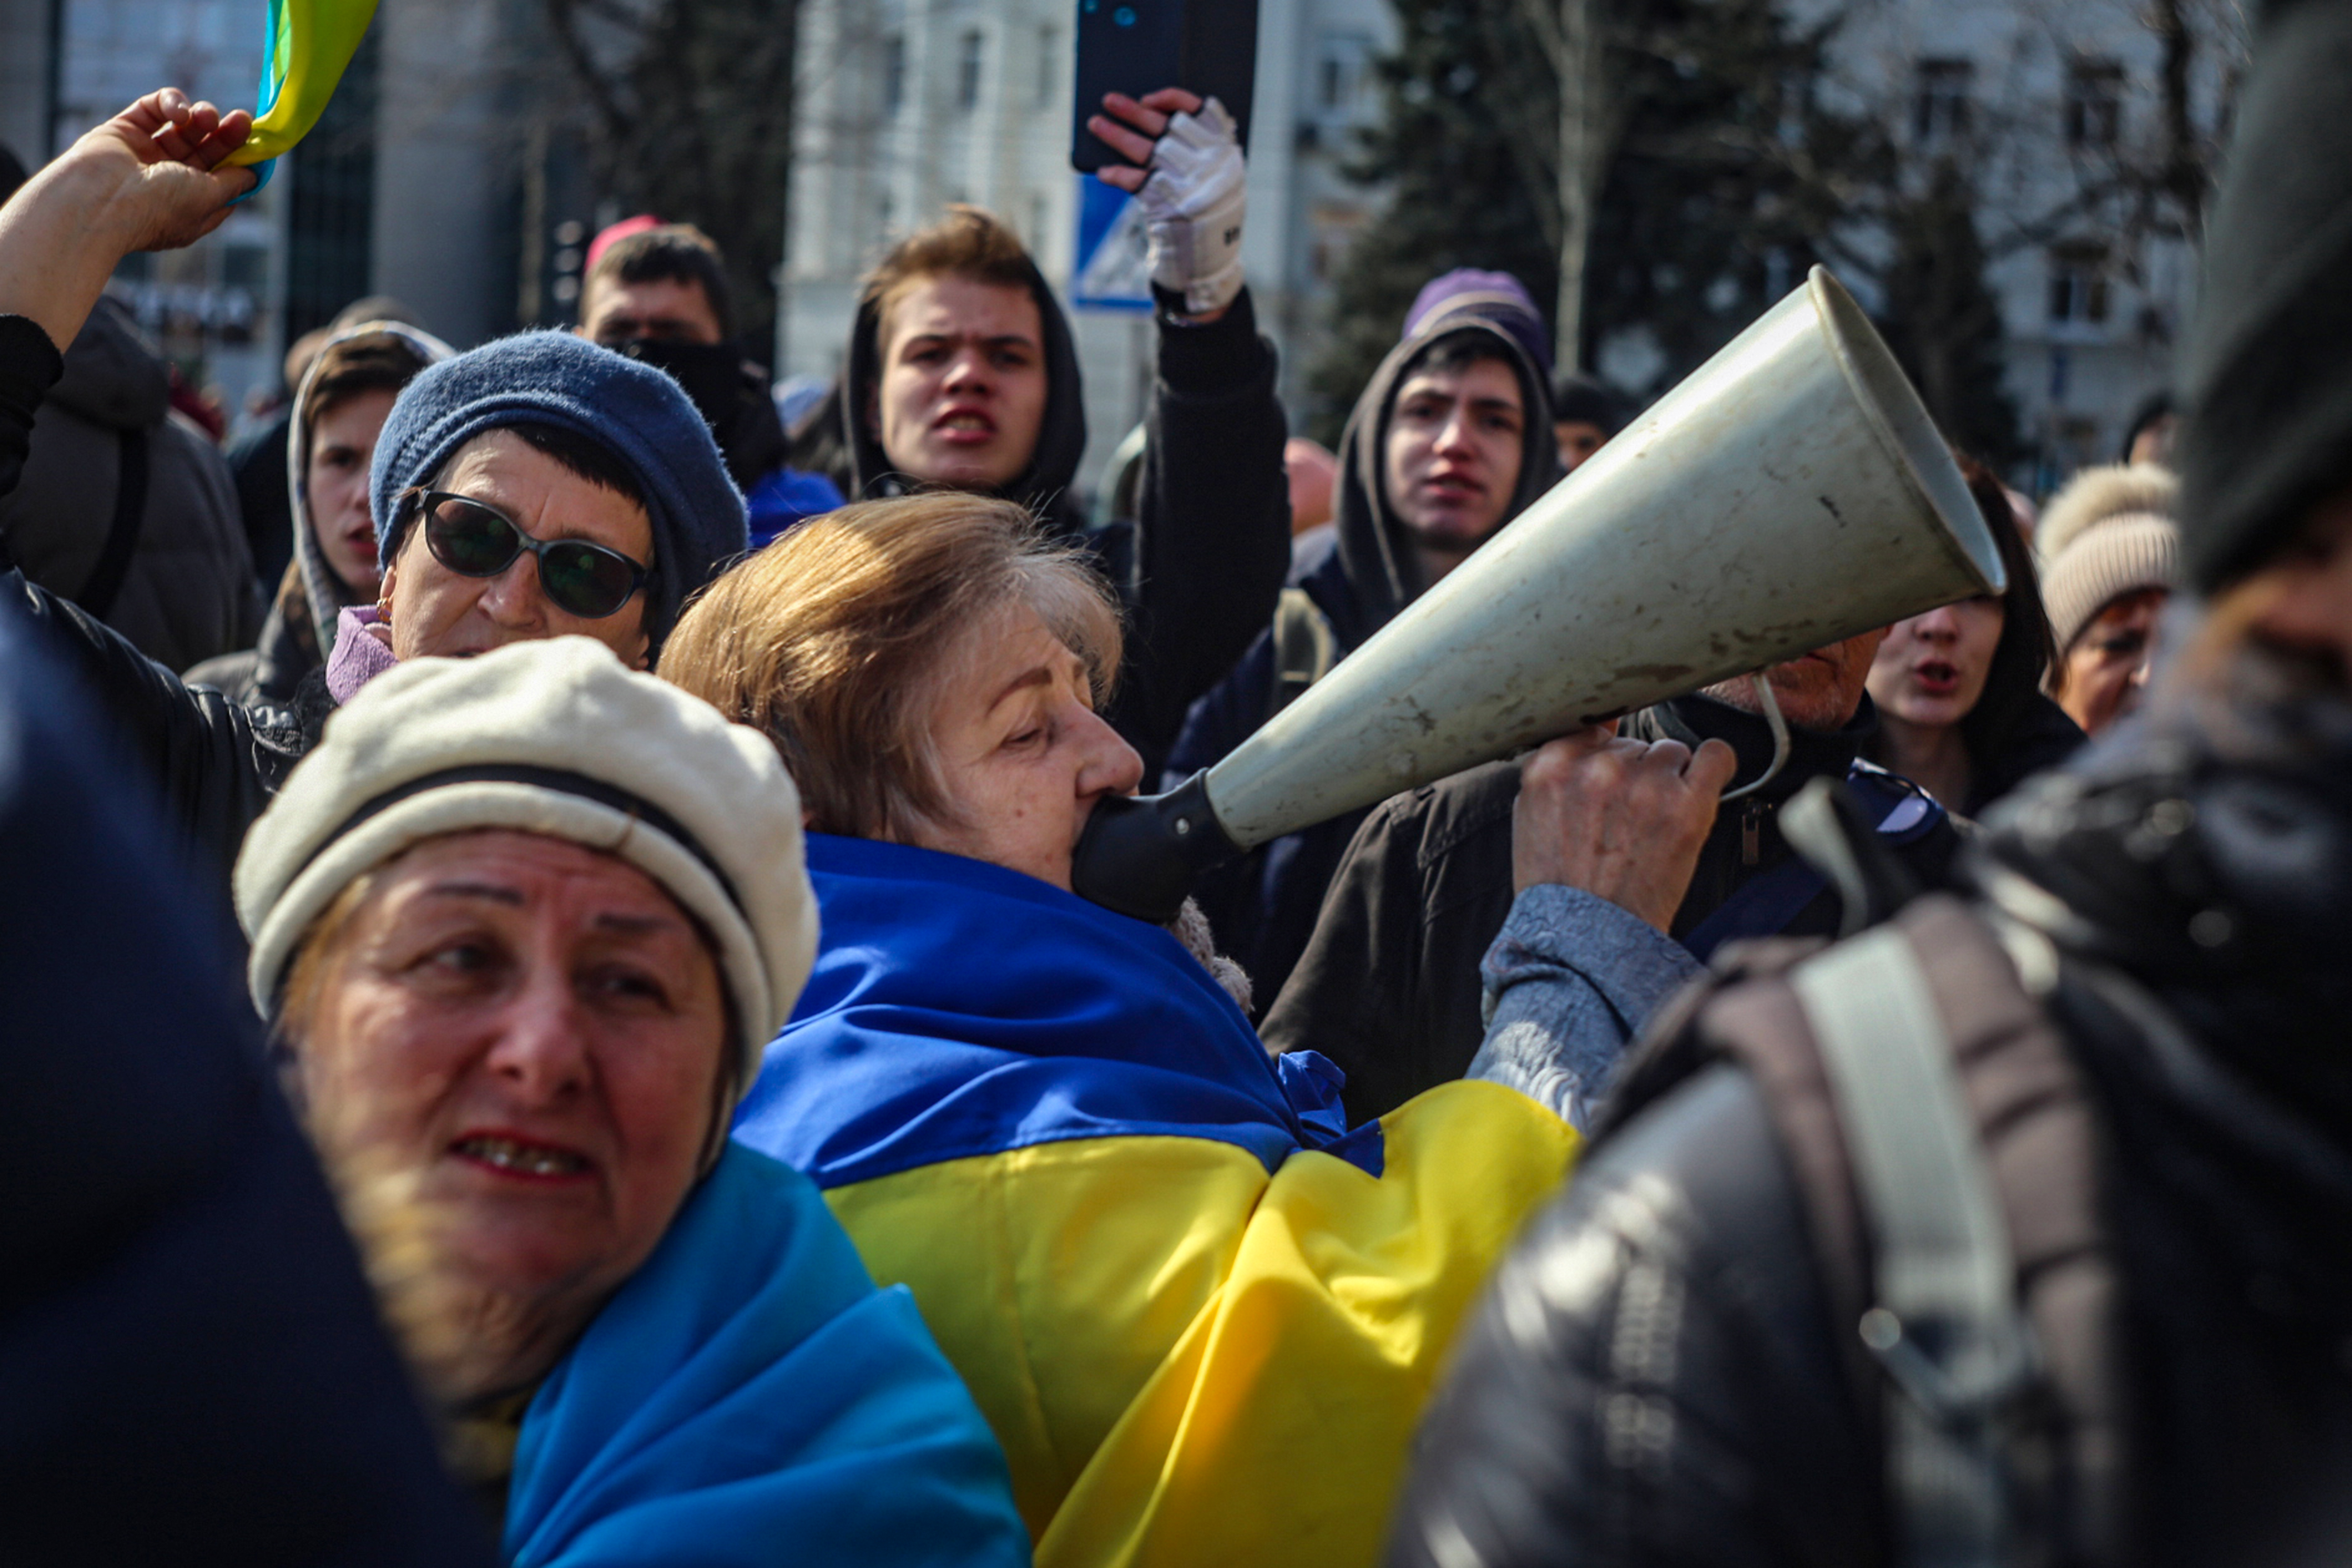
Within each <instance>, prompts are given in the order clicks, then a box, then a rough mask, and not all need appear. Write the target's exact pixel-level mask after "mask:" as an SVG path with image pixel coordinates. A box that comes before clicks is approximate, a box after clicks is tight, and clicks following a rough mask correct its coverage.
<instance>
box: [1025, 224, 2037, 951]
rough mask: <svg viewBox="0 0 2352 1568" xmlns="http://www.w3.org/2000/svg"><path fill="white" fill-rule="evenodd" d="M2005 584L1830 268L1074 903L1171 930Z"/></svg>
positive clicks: (1100, 809)
mask: <svg viewBox="0 0 2352 1568" xmlns="http://www.w3.org/2000/svg"><path fill="white" fill-rule="evenodd" d="M2006 585H2007V584H2006V580H2005V574H2004V573H2003V571H2002V569H2001V563H2000V552H1999V550H1998V548H1997V547H1996V546H1995V544H1994V542H1993V538H1992V534H1991V532H1990V531H1989V530H1988V529H1987V528H1986V526H1985V521H1984V517H1983V514H1982V513H1981V512H1979V510H1977V506H1976V502H1975V500H1973V499H1972V498H1971V497H1970V496H1969V489H1968V485H1967V483H1966V481H1964V480H1963V479H1961V478H1960V471H1959V468H1958V466H1956V465H1955V464H1954V463H1953V461H1952V457H1951V453H1950V451H1949V450H1948V448H1947V447H1945V445H1944V439H1943V437H1941V436H1940V435H1938V434H1937V430H1936V426H1935V424H1934V422H1933V421H1932V420H1930V419H1929V418H1928V417H1927V410H1926V409H1925V408H1923V407H1922V406H1920V403H1919V398H1918V395H1917V394H1916V393H1915V392H1913V391H1912V389H1911V384H1910V383H1909V382H1908V381H1906V379H1905V378H1904V375H1903V372H1902V371H1901V370H1900V369H1899V368H1898V367H1897V366H1896V364H1895V357H1894V355H1893V354H1891V353H1888V352H1887V349H1886V345H1885V343H1884V342H1881V341H1880V340H1879V336H1878V334H1877V332H1876V331H1874V330H1873V329H1872V327H1871V324H1870V321H1869V318H1868V317H1866V316H1864V314H1863V312H1862V309H1861V307H1860V306H1858V305H1856V304H1855V303H1854V302H1853V296H1852V295H1850V294H1848V293H1847V292H1846V291H1845V289H1844V288H1843V286H1842V285H1841V284H1839V282H1838V281H1837V279H1834V278H1832V277H1831V276H1830V275H1829V273H1828V272H1827V271H1825V270H1824V269H1822V268H1819V267H1816V268H1813V270H1812V273H1811V276H1810V277H1808V278H1807V279H1806V280H1805V282H1804V284H1803V286H1802V287H1801V288H1799V289H1797V290H1796V292H1794V293H1792V294H1790V296H1789V297H1788V298H1787V299H1785V300H1781V301H1780V303H1779V304H1778V305H1775V306H1774V307H1772V309H1771V310H1768V311H1766V312H1765V313H1764V314H1763V316H1761V317H1760V318H1759V319H1758V321H1756V323H1755V324H1754V325H1752V326H1750V327H1749V328H1748V330H1747V331H1744V332H1742V333H1740V334H1739V336H1738V337H1737V338H1735V339H1734V340H1732V342H1730V343H1729V344H1728V345H1727V347H1725V349H1724V350H1723V351H1722V352H1721V353H1718V354H1717V355H1716V356H1715V357H1714V358H1712V359H1710V360H1708V361H1707V362H1706V363H1705V364H1703V365H1701V366H1699V368H1698V369H1697V370H1696V371H1695V372H1693V373H1692V374H1691V375H1690V376H1688V377H1687V378H1686V379H1685V380H1684V381H1683V383H1682V384H1680V385H1678V386H1676V387H1675V389H1674V390H1673V391H1672V392H1669V393H1668V394H1667V395H1665V396H1664V397H1663V398H1661V399H1660V400H1659V401H1658V403H1657V405H1655V406H1654V407H1653V408H1651V409H1650V411H1649V412H1648V413H1646V414H1644V415H1643V416H1642V417H1641V418H1640V419H1638V420H1636V421H1634V422H1633V424H1632V425H1631V426H1627V428H1626V429H1625V431H1624V432H1623V433H1622V435H1620V436H1618V437H1616V438H1615V439H1613V440H1612V441H1611V442H1610V443H1609V444H1608V445H1607V446H1605V447H1601V450H1600V451H1599V452H1597V453H1595V454H1594V455H1593V456H1592V457H1591V458H1589V459H1588V460H1586V461H1585V463H1584V464H1583V465H1582V466H1580V468H1577V470H1576V471H1575V472H1574V473H1573V474H1570V476H1569V477H1568V478H1567V479H1563V480H1562V481H1560V483H1559V484H1558V485H1556V486H1554V487H1553V488H1552V489H1550V490H1549V491H1548V492H1547V493H1545V494H1544V495H1543V496H1542V497H1541V498H1540V499H1539V500H1537V501H1536V502H1535V503H1534V504H1533V505H1532V506H1530V507H1528V510H1526V511H1524V512H1522V513H1521V514H1520V515H1519V516H1518V517H1517V518H1516V519H1514V520H1513V521H1511V523H1510V524H1509V525H1508V526H1507V527H1506V528H1504V529H1503V530H1502V531H1499V532H1498V533H1496V535H1495V537H1494V538H1493V539H1491V540H1489V541H1488V542H1486V544H1484V545H1482V546H1480V547H1479V550H1478V552H1477V553H1476V554H1475V555H1473V556H1472V557H1471V558H1470V559H1469V560H1468V561H1466V562H1465V563H1463V564H1462V565H1461V566H1459V567H1456V568H1455V569H1454V571H1453V572H1451V573H1449V574H1446V576H1445V577H1444V580H1442V581H1441V582H1439V583H1438V584H1436V585H1435V586H1434V587H1433V588H1431V589H1430V590H1429V591H1428V592H1427V593H1425V594H1423V595H1422V596H1421V597H1420V598H1419V599H1417V600H1415V601H1414V602H1413V603H1412V605H1411V606H1409V607H1408V608H1407V609H1406V610H1405V611H1404V612H1403V613H1402V614H1401V615H1399V616H1397V617H1396V619H1394V620H1393V621H1391V622H1390V623H1389V624H1388V625H1387V626H1383V627H1381V630H1380V631H1379V632H1378V633H1377V634H1376V635H1374V636H1373V637H1370V639H1368V640H1367V641H1366V642H1365V643H1364V645H1363V646H1362V647H1359V648H1358V649H1357V650H1356V651H1355V652H1354V653H1353V654H1351V655H1349V657H1348V658H1346V659H1344V660H1342V661H1341V662H1340V663H1339V666H1338V667H1337V668H1334V669H1333V670H1332V671H1331V672H1330V673H1329V674H1328V675H1327V676H1325V677H1324V678H1323V679H1321V680H1319V681H1318V682H1316V684H1315V685H1314V686H1313V687H1311V688H1310V689H1308V690H1307V692H1306V693H1305V694H1304V695H1302V696H1301V697H1299V698H1298V700H1297V701H1295V702H1293V703H1291V704H1290V706H1288V707H1287V708H1285V709H1284V710H1282V711H1281V712H1279V713H1277V714H1276V715H1275V716H1274V717H1273V718H1272V719H1270V720H1268V721H1266V723H1265V726H1264V727H1263V728H1261V729H1260V730H1258V731H1257V732H1256V733H1255V734H1253V735H1252V736H1250V738H1249V739H1248V740H1246V741H1244V742H1242V743H1241V744H1240V745H1239V746H1237V747H1235V748H1234V751H1233V752H1231V753H1230V754H1229V755H1227V756H1226V757H1225V758H1224V759H1223V761H1221V762H1219V763H1217V764H1216V765H1215V766H1213V767H1211V768H1207V769H1204V770H1203V771H1202V772H1201V773H1195V774H1194V775H1193V776H1192V778H1191V779H1189V780H1187V781H1186V782H1185V783H1184V784H1182V785H1181V786H1180V787H1179V788H1177V789H1174V790H1171V791H1170V792H1169V793H1168V794H1166V795H1153V796H1148V797H1141V798H1135V799H1125V800H1106V801H1104V802H1102V803H1100V804H1099V805H1097V806H1096V807H1095V810H1094V813H1093V815H1092V816H1091V817H1090V818H1089V819H1088V821H1087V827H1086V831H1085V833H1084V834H1083V835H1082V836H1081V837H1080V838H1079V840H1078V845H1077V850H1076V859H1075V863H1074V865H1073V867H1072V880H1073V884H1074V886H1075V887H1076V890H1077V891H1078V892H1079V893H1081V894H1083V895H1084V896H1085V897H1087V898H1088V899H1091V900H1094V901H1095V902H1097V903H1098V904H1102V905H1104V906H1106V907H1108V908H1110V909H1113V910H1118V911H1119V912H1120V913H1122V914H1129V915H1133V916H1135V917H1136V918H1137V919H1139V920H1148V921H1161V922H1164V921H1169V920H1171V919H1173V918H1174V917H1175V915H1176V912H1177V910H1178V909H1179V908H1180V907H1181V904H1182V903H1183V900H1184V897H1185V895H1186V893H1187V892H1188V891H1189V890H1190V889H1191V887H1192V880H1193V879H1194V878H1195V877H1196V876H1198V875H1199V874H1200V873H1201V872H1202V871H1203V870H1206V869H1207V868H1210V867H1212V866H1214V865H1216V864H1218V863H1219V862H1221V861H1223V860H1225V859H1228V858H1232V857H1233V856H1235V855H1238V854H1240V853H1242V852H1243V851H1244V850H1246V849H1249V848H1250V847H1254V846H1255V845H1259V844H1264V843H1265V842H1266V841H1267V840H1269V839H1272V838H1276V837H1280V836H1281V835H1283V834H1286V833H1291V832H1296V831H1297V829H1299V828H1301V827H1306V826H1311V825H1313V824H1315V823H1318V822H1322V821H1326V820H1328V818H1331V817H1334V816H1339V815H1340V814H1341V813H1342V812H1347V811H1352V810H1354V809H1356V808H1357V807H1359V806H1364V805H1372V804H1374V803H1375V802H1378V801H1381V800H1385V799H1387V798H1388V797H1389V796H1390V795H1394V794H1396V793H1397V792H1399V791H1400V790H1407V789H1412V788H1415V787H1417V786H1419V785H1421V784H1427V783H1429V782H1430V781H1431V780H1433V779H1438V778H1443V777H1444V776H1445V775H1446V774H1448V773H1458V772H1459V771H1461V770H1462V769H1464V768H1466V767H1471V766H1473V765H1475V764H1476V763H1484V762H1491V761H1493V760H1494V759H1496V758H1497V757H1504V756H1508V755H1510V754H1511V753H1512V752H1516V751H1518V750H1520V749H1522V748H1524V747H1527V746H1528V745H1531V744H1534V743H1535V742H1540V741H1546V740H1549V739H1551V738H1552V737H1554V736H1556V735H1561V734H1565V733H1567V732H1568V731H1570V730H1573V729H1576V728H1578V727H1579V726H1580V725H1584V724H1590V723H1594V722H1597V721H1601V720H1603V719H1608V718H1612V717H1613V716H1615V715H1618V714H1621V713H1625V712H1628V711H1631V710H1633V709H1636V708H1643V707H1646V706H1648V705H1649V704H1651V703H1654V702H1658V701H1662V700H1665V699H1666V698H1669V697H1675V696H1679V695H1681V694H1682V693H1684V692H1687V691H1693V690H1696V689H1698V688H1700V687H1702V686H1707V685H1711V684H1713V683H1715V682H1717V681H1719V680H1725V679H1730V678H1732V677H1734V676H1738V675H1741V674H1745V673H1748V672H1751V671H1756V670H1760V669H1763V668H1766V667H1767V666H1769V665H1774V664H1778V663H1780V662H1781V661H1782V660H1784V659H1790V658H1796V657H1798V656H1799V655H1801V654H1803V653H1805V652H1807V651H1809V650H1811V649H1812V648H1817V647H1823V646H1824V645H1826V644H1829V643H1832V642H1836V641H1838V640H1840V639H1841V638H1844V637H1853V636H1855V635H1857V634H1859V633H1862V632H1865V631H1869V630H1871V629H1872V628H1873V627H1876V626H1886V625H1888V624H1889V623H1891V622H1895V621H1899V620H1901V619H1903V618H1904V617H1905V616H1916V615H1918V614H1919V613H1921V612H1922V611H1925V610H1929V609H1933V608H1934V607H1936V606H1937V605H1945V604H1949V603H1951V602H1952V601H1953V600H1955V599H1964V598H1968V597H1970V596H1972V595H1978V594H1997V593H2000V592H2001V591H2002V589H2003V588H2004V587H2005V586H2006ZM1775 717H1777V715H1776V716H1775Z"/></svg>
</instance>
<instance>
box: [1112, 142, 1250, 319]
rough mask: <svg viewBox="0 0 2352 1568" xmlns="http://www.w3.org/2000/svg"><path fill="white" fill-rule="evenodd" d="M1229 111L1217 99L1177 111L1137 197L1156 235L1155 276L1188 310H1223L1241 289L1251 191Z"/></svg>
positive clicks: (1204, 312) (1153, 237)
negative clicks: (1245, 214) (1245, 211)
mask: <svg viewBox="0 0 2352 1568" xmlns="http://www.w3.org/2000/svg"><path fill="white" fill-rule="evenodd" d="M1235 132H1236V128H1235V126H1234V118H1233V116H1232V115H1230V114H1227V113H1226V112H1225V106H1224V105H1223V104H1222V103H1219V102H1218V101H1217V100H1215V99H1211V100H1209V101H1208V102H1206V103H1204V104H1202V106H1201V112H1200V113H1198V114H1178V115H1175V116H1172V117H1171V119H1170V120H1169V121H1168V129H1167V130H1166V131H1165V132H1162V133H1161V134H1160V140H1159V141H1158V142H1155V143H1154V144H1153V146H1152V149H1151V177H1150V179H1148V180H1146V181H1145V182H1144V183H1143V189H1141V190H1140V191H1138V192H1137V193H1136V196H1135V199H1136V200H1137V201H1138V202H1139V203H1140V204H1141V205H1142V207H1143V221H1144V227H1145V230H1146V232H1147V233H1149V234H1150V237H1151V255H1150V262H1151V281H1152V282H1153V283H1155V284H1157V285H1158V286H1159V287H1160V288H1162V289H1167V290H1168V291H1169V292H1170V293H1171V294H1176V295H1180V296H1181V297H1182V299H1183V300H1184V310H1185V313H1186V314H1188V315H1194V316H1204V315H1207V314H1209V313H1210V312H1212V311H1215V310H1223V309H1224V308H1225V307H1226V306H1228V305H1230V304H1232V303H1233V302H1234V295H1236V294H1239V293H1240V292H1241V291H1242V210H1243V208H1244V205H1246V203H1247V198H1248V193H1247V190H1246V188H1245V186H1244V182H1243V177H1242V146H1241V141H1240V138H1239V137H1238V135H1237V134H1236V133H1235Z"/></svg>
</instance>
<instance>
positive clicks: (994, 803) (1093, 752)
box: [909, 605, 1143, 889]
mask: <svg viewBox="0 0 2352 1568" xmlns="http://www.w3.org/2000/svg"><path fill="white" fill-rule="evenodd" d="M932 711H933V712H934V714H936V715H937V717H936V718H935V719H934V721H933V723H932V727H931V734H932V742H933V744H934V746H935V748H936V750H937V754H938V757H939V763H940V778H941V782H942V783H943V784H945V786H946V791H947V799H948V813H949V816H950V817H951V818H952V820H950V821H949V822H945V823H926V824H924V825H922V826H920V827H919V828H918V829H917V830H916V831H915V832H914V833H912V834H910V835H909V837H910V838H911V840H912V841H913V842H914V843H916V844H919V845H920V846H922V847H925V848H927V849H943V850H945V851H947V852H948V853H949V854H951V855H965V856H969V857H971V858H972V859H975V860H987V861H991V862H992V863H993V864H995V865H999V866H1005V867H1010V868H1012V869H1013V870H1015V871H1024V872H1026V873H1027V874H1029V875H1030V876H1032V877H1034V878H1036V879H1038V880H1039V881H1043V882H1051V883H1052V884H1054V886H1055V887H1057V888H1063V889H1066V888H1068V887H1069V885H1070V851H1071V850H1072V849H1073V848H1074V847H1076V844H1077V841H1078V834H1079V833H1080V831H1081V830H1083V829H1084V828H1085V826H1086V825H1087V816H1089V815H1091V814H1092V813H1093V811H1094V808H1095V803H1096V802H1097V801H1099V800H1101V799H1102V798H1103V797H1104V796H1105V795H1132V794H1133V793H1135V787H1136V785H1137V784H1139V783H1140V782H1141V780H1142V778H1143V760H1142V759H1141V758H1140V757H1139V756H1137V755H1136V754H1135V749H1134V748H1133V747H1131V746H1129V744H1128V743H1127V742H1125V741H1123V740H1121V739H1119V736H1118V731H1115V730H1113V729H1112V728H1111V727H1110V726H1109V725H1108V723H1106V722H1104V721H1103V720H1102V718H1101V717H1100V716H1099V715H1098V714H1097V713H1096V712H1095V709H1094V698H1093V693H1092V688H1091V686H1090V683H1089V682H1088V680H1087V667H1086V664H1085V662H1084V661H1083V660H1081V659H1080V658H1078V656H1077V655H1076V654H1075V653H1072V652H1071V651H1070V650H1069V648H1068V647H1066V646H1065V645H1064V644H1063V642H1062V640H1061V639H1060V638H1059V637H1055V635H1054V633H1053V632H1052V631H1051V630H1050V629H1049V628H1048V627H1047V626H1046V625H1045V621H1044V620H1042V619H1041V618H1040V617H1039V616H1038V615H1037V612H1036V611H1034V610H1033V609H1031V608H1029V606H1027V605H1015V606H1013V607H1012V608H1010V609H1006V610H1003V611H1002V612H999V613H998V614H997V615H995V616H991V617H990V618H989V619H987V620H986V621H983V622H982V624H981V625H980V626H978V627H977V628H975V629H974V631H972V632H971V634H969V635H967V636H966V637H964V638H963V639H962V642H961V648H960V649H959V650H958V652H957V654H955V655H954V656H951V662H950V667H949V668H948V670H947V672H946V674H945V675H944V676H943V678H942V679H941V680H940V688H939V693H938V696H937V698H936V699H935V706H934V708H933V710H932Z"/></svg>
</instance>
